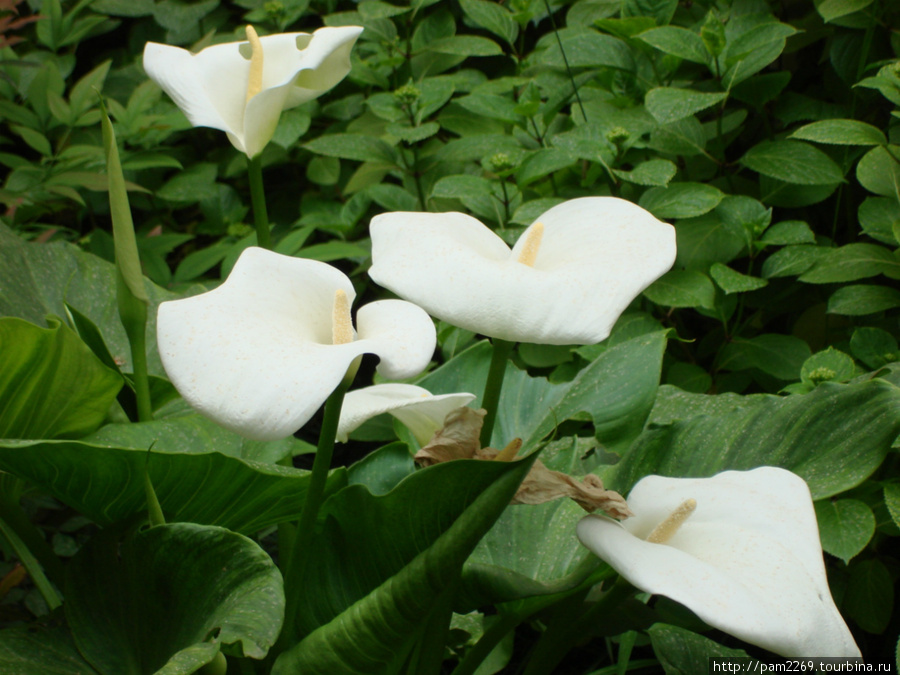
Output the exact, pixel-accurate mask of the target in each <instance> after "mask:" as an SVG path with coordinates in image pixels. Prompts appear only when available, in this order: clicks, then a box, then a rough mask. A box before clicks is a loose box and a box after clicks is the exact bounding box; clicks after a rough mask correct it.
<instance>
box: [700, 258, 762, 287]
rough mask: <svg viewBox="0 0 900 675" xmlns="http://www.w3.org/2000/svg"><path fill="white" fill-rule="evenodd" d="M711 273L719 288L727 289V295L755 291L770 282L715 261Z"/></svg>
mask: <svg viewBox="0 0 900 675" xmlns="http://www.w3.org/2000/svg"><path fill="white" fill-rule="evenodd" d="M709 275H710V276H711V277H712V278H713V281H715V282H716V283H717V284H718V285H719V288H721V289H722V290H723V291H725V295H729V294H731V293H747V292H749V291H755V290H756V289H758V288H762V287H763V286H765V285H766V284H768V283H769V282H768V281H766V280H765V279H760V278H759V277H753V276H749V275H747V274H741V273H740V272H738V271H737V270H733V269H731V268H730V267H728V266H726V265H722V264H721V263H714V264H713V266H712V267H711V268H710V269H709Z"/></svg>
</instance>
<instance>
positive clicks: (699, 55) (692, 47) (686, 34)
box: [638, 26, 709, 64]
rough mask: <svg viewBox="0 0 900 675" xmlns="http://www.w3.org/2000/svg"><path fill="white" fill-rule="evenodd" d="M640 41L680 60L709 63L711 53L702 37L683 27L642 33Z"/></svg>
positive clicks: (669, 27) (667, 27)
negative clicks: (704, 44)
mask: <svg viewBox="0 0 900 675" xmlns="http://www.w3.org/2000/svg"><path fill="white" fill-rule="evenodd" d="M638 39H640V40H643V41H644V42H646V43H647V44H648V45H651V46H653V47H656V48H657V49H659V50H660V51H663V52H665V53H666V54H672V55H673V56H677V57H678V58H680V59H687V60H688V61H693V62H694V63H702V64H706V63H708V62H709V52H707V51H706V47H704V46H703V40H702V39H701V38H700V36H699V35H697V33H695V32H694V31H690V30H688V29H687V28H682V27H681V26H662V27H660V28H651V29H650V30H648V31H644V32H643V33H641V34H640V35H639V36H638Z"/></svg>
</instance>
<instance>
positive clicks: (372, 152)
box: [303, 134, 395, 164]
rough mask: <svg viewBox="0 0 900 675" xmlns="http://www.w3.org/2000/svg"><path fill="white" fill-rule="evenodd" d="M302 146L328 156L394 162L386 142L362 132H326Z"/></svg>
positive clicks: (364, 160) (363, 160)
mask: <svg viewBox="0 0 900 675" xmlns="http://www.w3.org/2000/svg"><path fill="white" fill-rule="evenodd" d="M303 147H304V148H306V149H307V150H309V151H310V152H316V153H318V154H320V155H327V156H328V157H339V158H341V159H352V160H356V161H358V162H381V163H384V164H395V161H394V152H393V150H391V147H390V146H389V145H388V144H387V143H385V142H384V141H382V140H381V139H379V138H374V137H373V136H366V135H363V134H328V135H326V136H319V138H316V139H313V140H312V141H310V142H309V143H306V144H305V145H304V146H303Z"/></svg>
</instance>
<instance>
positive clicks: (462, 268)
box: [369, 197, 675, 344]
mask: <svg viewBox="0 0 900 675" xmlns="http://www.w3.org/2000/svg"><path fill="white" fill-rule="evenodd" d="M370 231H371V236H372V268H371V269H370V270H369V275H370V276H371V277H372V279H374V280H375V281H376V282H377V283H379V284H381V285H382V286H385V287H386V288H389V289H390V290H392V291H393V292H394V293H396V294H397V295H399V296H400V297H402V298H404V299H406V300H409V301H411V302H414V303H416V304H417V305H419V306H421V307H423V308H424V309H426V310H427V311H428V312H429V313H430V314H431V315H433V316H436V317H438V318H440V319H443V320H444V321H447V322H449V323H452V324H454V325H456V326H459V327H461V328H466V329H468V330H472V331H475V332H477V333H481V334H483V335H487V336H489V337H495V338H500V339H502V340H508V341H514V342H532V343H538V344H593V343H595V342H600V341H601V340H604V339H605V338H606V337H607V336H608V335H609V332H610V330H611V329H612V327H613V325H614V324H615V322H616V319H618V317H619V315H620V314H621V313H622V312H623V311H624V310H625V309H626V308H627V307H628V305H629V304H630V303H631V301H632V300H634V298H635V297H636V296H637V295H638V294H640V293H641V291H643V290H644V289H645V288H646V287H647V286H649V285H650V284H651V283H652V282H653V281H654V280H656V279H657V278H658V277H660V276H661V275H662V274H664V273H665V272H666V271H667V270H668V269H669V268H670V267H671V266H672V264H673V263H674V261H675V230H674V228H673V227H672V226H671V225H668V224H666V223H662V222H660V221H658V220H657V219H656V218H654V217H653V216H652V215H651V214H650V213H649V212H648V211H645V210H644V209H642V208H641V207H639V206H636V205H635V204H632V203H630V202H627V201H625V200H623V199H617V198H614V197H584V198H581V199H573V200H570V201H567V202H563V203H562V204H559V205H557V206H554V207H553V208H551V209H550V210H549V211H547V212H545V213H544V214H543V215H541V216H540V217H539V218H538V219H537V220H536V221H535V223H534V224H532V225H531V226H530V227H529V228H528V229H527V230H526V231H525V232H524V234H523V235H522V236H521V237H520V238H519V240H518V241H517V242H516V245H515V246H514V247H513V248H512V250H510V248H509V247H508V246H507V245H506V243H504V241H503V240H502V239H501V238H500V237H499V236H497V235H496V234H494V232H492V231H491V230H490V229H488V228H487V227H485V226H484V225H483V224H481V223H480V222H479V221H477V220H476V219H474V218H472V217H470V216H467V215H464V214H462V213H386V214H382V215H379V216H376V217H375V218H373V219H372V223H371V226H370Z"/></svg>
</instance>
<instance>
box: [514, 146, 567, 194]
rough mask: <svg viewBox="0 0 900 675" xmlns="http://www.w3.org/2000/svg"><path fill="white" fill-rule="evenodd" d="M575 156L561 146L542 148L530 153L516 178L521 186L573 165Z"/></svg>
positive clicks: (517, 172)
mask: <svg viewBox="0 0 900 675" xmlns="http://www.w3.org/2000/svg"><path fill="white" fill-rule="evenodd" d="M574 162H575V158H574V157H573V156H572V155H570V154H569V153H568V152H566V151H565V150H560V149H559V148H541V149H540V150H536V151H534V152H533V153H532V154H530V155H529V156H528V157H527V158H526V159H525V161H524V162H522V164H521V166H519V169H518V171H516V179H517V182H518V184H519V186H520V187H524V186H525V185H528V184H529V183H533V182H534V181H536V180H539V179H541V178H545V177H547V176H549V175H550V174H551V173H554V172H556V171H559V170H561V169H565V168H567V167H570V166H572V164H573V163H574Z"/></svg>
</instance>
